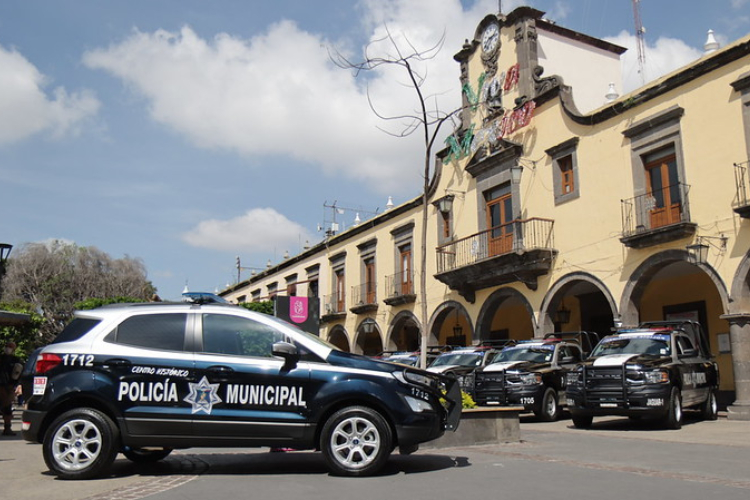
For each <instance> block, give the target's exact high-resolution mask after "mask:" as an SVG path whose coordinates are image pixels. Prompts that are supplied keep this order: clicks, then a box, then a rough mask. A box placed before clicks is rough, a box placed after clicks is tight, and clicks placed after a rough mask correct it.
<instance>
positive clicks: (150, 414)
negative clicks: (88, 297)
mask: <svg viewBox="0 0 750 500" xmlns="http://www.w3.org/2000/svg"><path fill="white" fill-rule="evenodd" d="M24 383H25V385H26V386H27V387H28V390H29V391H30V393H31V397H30V398H29V399H28V405H27V408H26V409H25V410H24V412H23V435H24V438H25V439H26V440H27V441H32V442H39V443H42V445H43V446H42V449H43V455H44V460H45V463H46V464H47V466H48V467H49V469H50V470H51V471H52V472H53V473H54V474H56V475H57V476H58V477H59V478H62V479H87V478H93V477H97V476H101V475H102V474H104V473H105V472H106V471H107V470H108V468H109V467H110V466H111V464H112V462H113V461H114V459H115V458H116V456H117V454H118V453H123V454H124V455H125V457H127V458H128V459H130V460H133V461H137V462H147V461H156V460H160V459H163V458H165V457H166V456H167V455H169V453H170V452H171V451H172V450H173V449H181V448H192V447H287V448H293V449H296V450H320V451H322V453H323V456H324V458H325V461H326V463H327V465H328V467H329V469H330V471H331V472H332V473H334V474H338V475H348V476H363V475H370V474H373V473H376V472H377V471H378V470H379V469H380V468H381V467H382V466H383V465H384V464H385V462H386V461H387V459H388V457H389V456H390V454H391V452H392V451H393V450H394V449H396V448H399V450H400V451H401V452H402V453H410V452H413V451H415V450H416V449H417V448H418V445H419V444H420V443H423V442H426V441H430V440H434V439H436V438H438V437H440V436H441V435H442V434H443V433H444V432H445V431H446V430H455V429H456V428H457V426H458V422H459V418H460V413H461V395H460V390H459V387H458V385H457V384H456V382H455V380H454V379H452V378H448V377H445V376H442V375H438V374H434V373H429V372H426V371H423V370H419V369H416V368H412V367H407V366H403V365H397V364H394V363H386V362H381V361H377V360H373V359H371V358H367V357H364V356H359V355H355V354H350V353H346V352H342V351H340V350H338V349H337V348H336V347H334V346H332V345H330V344H328V343H326V342H324V341H323V340H321V339H320V338H318V337H316V336H313V335H310V334H308V333H305V332H303V331H301V330H299V329H297V328H296V327H294V326H292V325H291V324H288V323H286V322H283V321H280V320H278V319H276V318H274V317H271V316H268V315H265V314H260V313H255V312H252V311H249V310H247V309H245V308H242V307H238V306H234V305H227V304H218V303H209V304H205V303H198V304H195V303H194V304H188V303H147V304H118V305H112V306H104V307H100V308H98V309H93V310H90V311H79V312H77V313H76V314H75V317H74V319H73V321H72V322H71V323H70V324H69V325H68V326H67V327H66V328H65V330H64V331H63V332H62V333H60V335H58V337H57V338H56V339H55V340H54V342H52V343H51V344H49V345H48V346H46V347H44V348H43V349H41V350H40V351H39V352H38V353H37V358H36V364H35V369H34V372H33V373H32V374H28V376H27V377H26V380H25V382H24ZM28 393H29V392H27V394H28Z"/></svg>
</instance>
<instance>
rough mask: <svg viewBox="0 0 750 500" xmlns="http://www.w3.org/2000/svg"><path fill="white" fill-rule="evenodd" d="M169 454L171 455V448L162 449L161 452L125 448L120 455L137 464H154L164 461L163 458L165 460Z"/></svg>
mask: <svg viewBox="0 0 750 500" xmlns="http://www.w3.org/2000/svg"><path fill="white" fill-rule="evenodd" d="M170 453H172V449H171V448H164V449H161V450H143V449H141V448H126V449H124V450H122V454H123V455H125V458H127V459H128V460H130V461H131V462H135V463H137V464H151V463H154V462H158V461H159V460H164V459H165V458H167V457H168V456H169V454H170Z"/></svg>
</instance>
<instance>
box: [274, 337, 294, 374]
mask: <svg viewBox="0 0 750 500" xmlns="http://www.w3.org/2000/svg"><path fill="white" fill-rule="evenodd" d="M271 354H273V355H274V356H278V357H279V358H283V359H284V366H285V367H290V368H293V367H294V366H295V365H296V364H297V361H299V351H297V346H295V345H294V344H290V343H289V342H275V343H274V344H273V349H272V350H271Z"/></svg>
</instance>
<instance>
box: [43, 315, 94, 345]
mask: <svg viewBox="0 0 750 500" xmlns="http://www.w3.org/2000/svg"><path fill="white" fill-rule="evenodd" d="M99 322H100V320H98V319H91V318H75V319H74V320H73V321H71V322H70V323H68V326H66V327H65V328H64V329H63V331H61V332H60V333H59V334H58V335H57V337H55V340H53V341H52V344H59V343H61V342H72V341H74V340H78V339H80V338H81V337H83V336H84V335H85V334H86V333H88V332H89V331H91V329H92V328H94V327H95V326H96V325H98V324H99Z"/></svg>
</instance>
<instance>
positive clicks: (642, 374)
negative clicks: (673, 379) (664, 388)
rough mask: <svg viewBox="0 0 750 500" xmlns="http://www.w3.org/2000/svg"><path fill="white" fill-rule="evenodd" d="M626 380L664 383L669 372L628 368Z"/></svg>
mask: <svg viewBox="0 0 750 500" xmlns="http://www.w3.org/2000/svg"><path fill="white" fill-rule="evenodd" d="M626 376H627V380H628V383H630V384H636V385H642V384H665V383H668V382H669V373H668V372H666V371H664V370H653V371H644V370H628V372H627V374H626Z"/></svg>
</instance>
